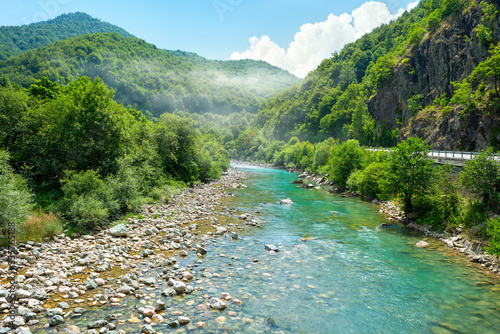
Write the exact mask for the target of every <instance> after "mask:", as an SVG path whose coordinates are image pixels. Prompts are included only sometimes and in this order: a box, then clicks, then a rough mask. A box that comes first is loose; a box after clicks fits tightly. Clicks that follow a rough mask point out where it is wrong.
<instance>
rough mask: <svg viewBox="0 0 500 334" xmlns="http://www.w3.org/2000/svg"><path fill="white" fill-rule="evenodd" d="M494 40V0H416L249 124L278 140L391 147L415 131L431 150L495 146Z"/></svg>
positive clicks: (498, 35)
mask: <svg viewBox="0 0 500 334" xmlns="http://www.w3.org/2000/svg"><path fill="white" fill-rule="evenodd" d="M499 40H500V28H499V21H498V2H491V1H488V2H486V1H483V2H481V3H479V2H478V1H475V0H427V1H422V2H421V3H420V4H419V5H418V6H417V7H416V8H415V9H413V10H411V11H410V12H405V13H404V14H403V15H402V16H401V17H399V18H398V19H397V20H395V21H394V22H391V23H390V24H387V25H382V26H381V27H379V28H377V29H375V30H374V31H373V32H371V33H369V34H366V35H364V36H363V37H362V38H360V39H359V40H357V41H356V42H354V43H350V44H348V45H346V46H345V47H344V48H343V49H342V50H341V51H340V52H338V53H335V54H334V55H333V57H332V58H330V59H326V60H324V61H323V62H322V64H321V65H320V66H319V67H318V68H317V69H316V70H315V71H313V72H311V73H310V74H309V75H308V76H307V77H306V78H305V79H304V81H303V82H302V84H301V85H296V86H294V87H292V88H290V89H288V90H286V91H284V92H282V93H281V94H279V95H278V96H276V97H273V98H271V99H270V100H268V101H267V102H266V103H265V104H264V105H263V106H262V107H261V109H260V112H259V115H258V119H257V123H256V128H263V129H264V135H265V136H266V137H268V138H274V139H279V140H285V141H287V140H288V139H290V138H291V137H292V136H297V137H298V138H299V139H301V140H309V141H313V142H318V141H321V140H324V139H326V138H329V137H335V138H339V139H348V138H354V139H358V140H360V142H361V143H363V144H382V145H392V144H394V143H395V142H396V140H397V139H404V138H407V137H408V136H411V135H418V136H420V137H423V138H425V139H428V141H429V143H431V144H433V145H434V147H436V148H446V149H449V148H454V149H476V148H485V147H486V146H487V145H488V144H496V145H498V143H497V139H496V136H497V135H498V127H500V122H499V120H498V115H497V114H498V110H499V105H498V86H496V89H497V90H496V91H495V83H496V82H497V81H499V79H500V75H499V74H498V73H500V69H499V66H500V62H498V61H495V59H497V58H499V57H500V56H499V53H500V48H499V47H496V48H494V46H495V45H496V44H497V43H498V41H499ZM463 80H465V81H463ZM464 103H465V104H464ZM464 105H465V108H464ZM436 123H437V124H439V126H438V127H436Z"/></svg>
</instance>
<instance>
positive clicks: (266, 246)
mask: <svg viewBox="0 0 500 334" xmlns="http://www.w3.org/2000/svg"><path fill="white" fill-rule="evenodd" d="M264 248H265V249H266V250H268V251H273V252H279V251H280V250H279V249H278V247H276V246H275V245H272V244H269V245H265V246H264Z"/></svg>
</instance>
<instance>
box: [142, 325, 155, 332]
mask: <svg viewBox="0 0 500 334" xmlns="http://www.w3.org/2000/svg"><path fill="white" fill-rule="evenodd" d="M141 333H145V334H154V333H156V331H155V330H154V329H153V327H152V326H151V325H144V326H142V329H141Z"/></svg>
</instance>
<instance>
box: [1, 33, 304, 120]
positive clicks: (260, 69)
mask: <svg viewBox="0 0 500 334" xmlns="http://www.w3.org/2000/svg"><path fill="white" fill-rule="evenodd" d="M0 74H5V75H7V76H8V77H9V79H10V80H11V81H12V82H14V83H17V84H20V85H22V86H24V87H29V86H30V85H31V84H33V83H34V82H35V79H40V78H41V77H42V76H45V77H47V78H49V79H50V80H51V81H54V82H57V83H60V84H66V83H68V82H70V81H72V80H75V79H76V78H78V77H81V76H89V77H92V78H94V77H96V76H99V77H100V78H102V80H103V81H104V82H105V83H106V85H107V86H109V87H111V88H113V89H114V90H115V91H116V94H115V98H116V100H117V101H118V102H120V103H123V104H124V105H126V106H131V107H134V108H137V109H139V110H142V111H144V112H145V113H146V114H147V113H148V111H149V112H150V113H151V114H152V115H154V116H159V115H161V114H162V113H164V112H173V111H175V110H186V111H189V112H192V113H204V112H213V113H220V114H229V113H232V112H239V111H242V110H246V111H250V112H256V111H257V108H258V106H259V105H260V103H261V102H262V101H263V100H264V98H267V97H269V96H271V95H273V94H275V93H277V92H278V91H280V90H283V89H285V88H287V87H289V86H290V85H292V84H294V83H296V82H298V81H299V79H298V78H296V77H295V76H293V75H292V74H290V73H288V72H286V71H284V70H281V69H278V68H277V67H274V66H271V65H269V64H267V63H265V62H261V61H252V60H241V61H211V60H207V59H204V58H202V57H199V56H197V55H195V54H192V53H187V52H181V51H165V50H160V49H158V48H156V47H155V46H154V45H152V44H148V43H146V42H145V41H143V40H140V39H138V38H135V37H129V38H125V37H123V36H120V35H119V34H116V33H106V34H91V35H90V34H89V35H84V36H80V37H75V38H69V39H67V40H64V41H58V42H56V43H54V44H52V45H49V46H46V47H43V48H39V49H36V50H30V51H28V52H25V53H23V54H21V55H19V56H15V57H11V58H9V59H7V60H4V61H0Z"/></svg>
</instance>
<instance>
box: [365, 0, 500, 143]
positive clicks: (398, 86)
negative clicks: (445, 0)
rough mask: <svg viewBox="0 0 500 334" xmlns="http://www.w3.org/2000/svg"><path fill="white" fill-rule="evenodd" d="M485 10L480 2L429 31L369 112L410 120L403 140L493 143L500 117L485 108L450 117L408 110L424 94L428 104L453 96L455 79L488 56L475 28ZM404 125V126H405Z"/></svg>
mask: <svg viewBox="0 0 500 334" xmlns="http://www.w3.org/2000/svg"><path fill="white" fill-rule="evenodd" d="M481 19H482V8H481V7H480V6H475V7H473V8H471V9H470V11H468V12H467V13H465V14H460V15H459V16H458V17H455V18H448V20H447V21H445V22H444V24H443V25H442V26H441V27H440V28H439V29H438V30H437V31H435V32H434V33H433V34H427V35H426V36H425V37H424V39H423V40H422V41H421V42H420V44H419V45H418V47H416V48H414V49H412V50H410V49H408V51H407V53H406V55H405V56H403V57H402V58H401V59H400V60H399V61H398V62H397V64H396V65H395V66H394V68H393V69H392V74H393V80H392V82H391V83H389V84H388V85H386V86H385V87H383V88H381V89H379V91H378V92H377V93H376V94H375V95H374V96H373V97H372V98H371V99H370V101H369V103H368V110H369V112H370V114H371V115H373V116H374V118H375V119H376V120H377V122H378V123H386V124H387V125H390V126H392V127H397V126H398V120H399V121H400V122H401V123H402V124H405V126H404V127H402V128H401V131H400V139H405V138H408V137H409V136H419V137H421V138H423V139H427V141H428V143H429V144H431V145H432V146H433V147H434V148H436V149H479V148H481V149H482V148H485V147H486V146H488V142H489V139H490V137H491V132H492V131H491V130H492V128H493V127H494V126H497V127H500V124H499V123H498V120H497V119H495V118H494V117H492V116H491V113H490V114H485V113H484V112H482V111H479V110H477V111H474V112H472V113H471V114H469V115H467V116H466V117H462V118H459V117H458V114H459V111H460V110H454V111H453V112H451V113H449V114H448V115H447V116H440V115H437V114H436V115H426V117H419V118H417V117H414V118H412V115H410V112H409V110H408V99H410V98H411V97H412V96H415V95H417V94H422V96H423V100H422V105H424V106H426V105H430V104H432V102H433V100H434V99H435V98H437V97H439V96H440V95H441V94H443V93H446V96H448V97H451V96H452V95H453V85H452V82H454V81H462V80H463V79H465V78H467V77H468V76H469V75H470V74H471V73H472V71H473V70H474V68H475V67H476V66H477V65H478V64H479V63H480V62H481V61H484V60H485V59H486V58H487V57H488V56H489V53H488V48H487V47H485V46H483V45H481V43H480V42H479V40H478V38H477V37H476V33H475V31H474V28H476V27H477V26H478V25H479V24H481V23H483V24H485V23H484V22H482V21H481ZM499 31H500V29H499V22H498V21H497V22H495V24H494V32H495V38H496V39H497V40H500V33H499ZM401 123H399V127H401Z"/></svg>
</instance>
